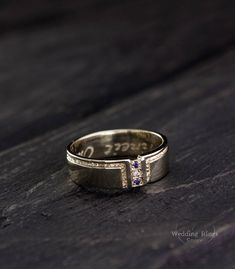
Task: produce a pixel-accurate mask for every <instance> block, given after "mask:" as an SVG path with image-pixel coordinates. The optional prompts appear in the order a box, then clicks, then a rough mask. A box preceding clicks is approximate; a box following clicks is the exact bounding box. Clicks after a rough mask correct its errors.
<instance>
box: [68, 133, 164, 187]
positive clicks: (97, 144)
mask: <svg viewBox="0 0 235 269" xmlns="http://www.w3.org/2000/svg"><path fill="white" fill-rule="evenodd" d="M67 160H68V163H69V168H70V176H71V179H72V180H73V181H74V182H75V183H76V184H78V185H81V186H84V187H87V188H95V189H130V188H135V187H140V186H143V185H145V184H147V183H149V182H154V181H157V180H159V179H161V178H162V177H163V176H165V175H166V173H167V172H168V145H167V139H166V137H165V136H164V135H162V134H160V133H155V132H151V131H146V130H138V129H118V130H110V131H101V132H96V133H92V134H89V135H86V136H84V137H81V138H78V139H76V140H75V141H73V142H72V143H70V144H69V145H68V147H67Z"/></svg>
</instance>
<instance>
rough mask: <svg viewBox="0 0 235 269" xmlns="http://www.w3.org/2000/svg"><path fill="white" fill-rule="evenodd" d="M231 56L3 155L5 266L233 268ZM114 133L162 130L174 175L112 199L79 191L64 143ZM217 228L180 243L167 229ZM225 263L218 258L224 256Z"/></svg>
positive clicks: (234, 82)
mask: <svg viewBox="0 0 235 269" xmlns="http://www.w3.org/2000/svg"><path fill="white" fill-rule="evenodd" d="M234 59H235V51H234V50H233V51H231V52H228V53H226V54H225V55H223V56H221V57H220V59H217V60H214V61H209V62H208V63H207V64H205V63H204V64H203V65H198V66H197V67H195V68H194V69H192V70H191V71H189V72H186V73H185V74H183V75H182V76H181V77H178V78H177V79H175V80H171V81H168V82H167V83H165V84H161V85H158V86H156V87H153V88H150V89H148V91H147V90H146V92H142V93H140V94H138V95H136V96H134V97H131V98H130V99H129V100H125V101H123V102H122V103H120V104H118V105H115V106H113V107H112V108H109V109H104V110H103V111H102V112H101V113H97V114H95V115H93V116H91V117H89V118H87V119H86V120H84V121H81V122H80V123H77V124H74V123H70V124H68V125H67V126H63V127H61V128H58V129H56V130H54V131H52V132H50V133H48V134H46V135H43V136H41V137H38V138H36V139H34V140H31V141H29V142H27V143H25V144H22V145H19V146H17V147H14V148H12V149H10V150H7V151H6V152H2V153H1V155H0V157H1V163H0V171H1V177H0V179H1V180H0V189H1V195H0V204H1V208H2V217H1V222H2V229H1V231H0V236H1V240H0V249H1V252H0V255H1V258H0V267H1V268H7V269H8V268H9V269H10V268H11V269H13V268H14V269H15V268H17V269H19V268H28V267H33V268H42V267H43V268H55V267H56V268H94V267H96V268H107V267H109V268H232V266H233V265H234V248H235V240H234V238H235V224H234V223H235V222H234V220H235V214H234V205H235V196H234V187H235V186H234V175H235V162H234V155H235V154H234V153H235V152H234V149H235V139H234V128H235V127H234V120H235V113H234V112H235V108H234V98H235V91H234V88H235V79H234V67H235V66H234V65H235V61H234ZM119 127H141V128H147V129H153V130H158V131H161V132H163V133H165V134H166V135H167V136H168V138H169V142H170V146H171V172H170V173H169V175H168V176H167V177H165V178H164V179H163V180H161V181H159V182H157V183H155V184H151V185H148V186H146V187H144V188H142V189H141V190H140V191H133V192H130V193H124V194H119V195H114V196H109V195H103V194H94V193H88V192H86V191H83V190H81V189H79V188H77V187H75V186H74V185H73V184H72V183H71V182H69V178H68V175H67V165H66V162H65V146H66V144H67V143H68V142H69V141H70V140H71V139H73V138H75V137H77V136H80V135H82V134H85V133H88V132H92V131H96V130H100V129H110V128H119ZM214 228H215V230H216V231H217V232H218V236H217V237H215V238H214V239H213V240H212V241H210V242H208V240H207V239H206V238H204V240H202V241H195V240H191V241H188V242H186V243H182V242H181V241H180V240H179V239H178V238H175V237H173V236H172V234H171V231H174V230H179V231H182V230H183V231H187V230H193V229H199V230H209V231H211V230H213V229H214ZM221 257H223V258H221Z"/></svg>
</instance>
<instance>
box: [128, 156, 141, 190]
mask: <svg viewBox="0 0 235 269" xmlns="http://www.w3.org/2000/svg"><path fill="white" fill-rule="evenodd" d="M131 184H132V187H139V186H142V185H143V171H142V167H141V157H140V156H138V158H137V159H136V160H134V161H132V163H131Z"/></svg>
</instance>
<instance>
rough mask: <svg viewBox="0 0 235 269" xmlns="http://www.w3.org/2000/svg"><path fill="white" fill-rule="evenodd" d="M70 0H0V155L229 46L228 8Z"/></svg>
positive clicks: (226, 5)
mask: <svg viewBox="0 0 235 269" xmlns="http://www.w3.org/2000/svg"><path fill="white" fill-rule="evenodd" d="M78 2H79V3H77V1H75V2H74V1H68V4H67V1H66V4H62V3H60V4H61V5H58V4H57V2H55V1H50V2H48V1H37V2H34V3H33V4H32V3H31V1H26V0H24V1H23V2H22V1H21V2H20V3H19V4H16V1H10V2H9V4H8V2H7V3H6V2H5V8H4V7H3V9H2V11H1V13H0V18H1V22H0V23H2V28H4V25H11V26H10V29H6V31H4V35H3V34H2V35H1V40H0V41H1V42H0V72H1V76H0V88H1V91H0V100H1V106H0V128H1V129H2V130H4V132H1V133H0V149H7V148H9V147H11V146H14V145H17V144H19V143H21V142H24V141H26V140H28V139H31V138H32V137H37V136H38V135H41V134H44V133H46V132H47V131H50V130H53V129H55V128H57V127H59V126H63V125H65V124H67V123H69V122H78V121H80V120H81V119H83V118H84V117H87V116H89V115H92V114H93V113H95V112H97V111H101V110H102V109H103V108H104V107H108V106H111V105H113V104H114V103H118V102H119V101H121V100H123V99H125V98H127V96H131V95H133V94H134V95H135V94H136V93H138V92H141V91H142V90H144V89H145V88H146V87H150V86H151V85H155V84H156V83H157V82H159V81H164V80H168V78H171V77H172V76H174V75H176V74H179V73H181V72H183V71H184V70H185V69H187V68H188V67H190V66H192V64H194V63H195V62H198V61H200V60H202V59H205V58H208V57H213V56H215V55H216V54H217V53H220V52H221V51H222V52H223V51H224V49H225V48H227V47H228V46H229V45H231V44H233V43H234V33H235V31H234V29H235V27H234V26H235V21H234V19H233V18H234V14H233V13H234V12H233V10H234V9H233V6H234V5H233V2H232V1H219V0H214V1H190V3H188V1H186V0H185V1H181V2H179V1H177V2H175V1H170V2H168V1H135V3H133V1H121V2H120V1H112V2H110V1H89V2H86V3H83V4H82V3H81V1H78ZM10 4H11V5H12V6H14V7H15V12H12V6H11V5H10ZM17 5H20V6H21V8H19V7H17ZM65 5H67V7H66V8H65ZM133 5H134V7H133ZM23 7H26V8H25V9H24V8H23ZM22 9H24V12H21V10H22ZM10 14H11V15H10ZM17 14H18V15H17ZM35 18H36V22H35ZM37 18H38V19H37ZM48 18H52V19H51V21H48ZM53 18H54V23H53ZM56 18H57V19H56ZM10 22H11V23H10ZM59 22H60V23H59Z"/></svg>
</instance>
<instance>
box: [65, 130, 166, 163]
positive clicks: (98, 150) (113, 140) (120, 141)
mask: <svg viewBox="0 0 235 269" xmlns="http://www.w3.org/2000/svg"><path fill="white" fill-rule="evenodd" d="M163 144H164V139H163V136H162V135H160V134H156V133H153V132H149V131H144V130H133V129H131V130H115V131H103V132H98V133H94V134H92V135H88V136H85V137H82V138H80V139H77V140H75V141H74V142H73V143H72V144H71V145H70V151H71V152H72V153H73V154H75V155H77V156H81V157H87V158H92V159H97V160H99V159H103V160H108V159H123V158H130V157H131V158H136V157H137V156H139V155H146V154H150V153H151V152H153V151H156V150H158V149H159V148H160V147H161V146H162V145H163Z"/></svg>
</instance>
